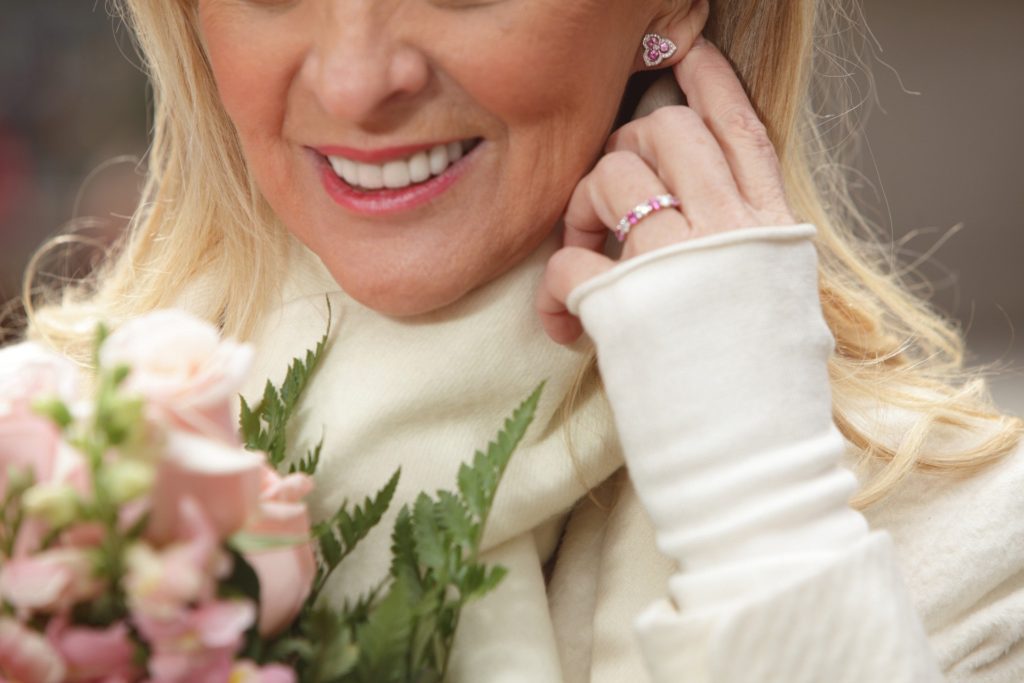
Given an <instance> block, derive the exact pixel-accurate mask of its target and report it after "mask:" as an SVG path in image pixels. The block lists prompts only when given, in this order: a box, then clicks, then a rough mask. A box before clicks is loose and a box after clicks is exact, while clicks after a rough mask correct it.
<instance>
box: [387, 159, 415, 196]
mask: <svg viewBox="0 0 1024 683" xmlns="http://www.w3.org/2000/svg"><path fill="white" fill-rule="evenodd" d="M410 175H411V174H410V173H409V162H407V161H389V162H388V163H386V164H384V187H389V188H393V189H395V188H400V187H409V185H410V182H409V181H410V178H409V176H410Z"/></svg>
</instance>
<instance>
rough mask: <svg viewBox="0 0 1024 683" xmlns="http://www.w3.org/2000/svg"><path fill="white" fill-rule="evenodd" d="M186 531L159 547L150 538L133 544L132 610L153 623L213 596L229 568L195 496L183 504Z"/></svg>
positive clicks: (128, 578)
mask: <svg viewBox="0 0 1024 683" xmlns="http://www.w3.org/2000/svg"><path fill="white" fill-rule="evenodd" d="M179 505H180V508H181V513H180V517H181V519H182V528H181V530H182V534H181V537H180V540H179V541H178V542H177V543H173V544H170V545H168V546H166V547H164V548H162V549H160V550H157V549H154V548H153V547H151V546H150V545H149V544H147V543H144V542H142V543H138V544H136V545H134V546H132V547H131V548H129V550H128V553H127V556H126V564H127V569H128V571H127V574H126V576H125V583H124V585H125V590H126V592H127V593H128V600H129V604H130V605H131V609H132V613H133V614H136V615H140V616H142V617H145V618H147V619H149V620H150V623H156V622H160V621H167V620H171V621H173V620H176V619H180V617H181V614H183V613H184V612H185V611H186V609H187V607H188V605H189V604H192V603H197V602H206V601H210V600H212V599H213V597H214V595H215V593H216V581H217V579H219V578H222V577H223V576H224V575H225V574H226V573H227V572H228V571H230V568H231V566H230V558H229V557H228V556H227V555H226V553H224V551H223V550H222V549H221V547H220V540H219V538H218V536H217V532H216V530H215V529H214V528H213V526H212V525H211V524H210V521H209V520H208V519H207V518H206V516H205V514H204V513H203V510H202V509H201V508H200V507H199V505H198V504H197V503H196V502H195V501H194V500H193V499H191V498H188V497H186V498H184V499H182V500H181V501H180V503H179Z"/></svg>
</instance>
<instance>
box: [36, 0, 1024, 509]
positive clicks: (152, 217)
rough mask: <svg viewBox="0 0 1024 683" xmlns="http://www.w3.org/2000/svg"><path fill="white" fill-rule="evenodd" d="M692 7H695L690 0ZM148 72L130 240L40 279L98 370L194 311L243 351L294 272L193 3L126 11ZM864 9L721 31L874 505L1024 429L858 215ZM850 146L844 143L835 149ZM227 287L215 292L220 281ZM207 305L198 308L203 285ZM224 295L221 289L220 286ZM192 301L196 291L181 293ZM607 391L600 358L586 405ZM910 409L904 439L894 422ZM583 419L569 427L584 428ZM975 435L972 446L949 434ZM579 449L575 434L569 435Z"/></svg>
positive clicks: (41, 295)
mask: <svg viewBox="0 0 1024 683" xmlns="http://www.w3.org/2000/svg"><path fill="white" fill-rule="evenodd" d="M683 1H685V0H683ZM113 7H114V8H115V11H116V12H118V13H119V15H120V16H121V17H122V18H123V19H124V21H125V22H126V23H127V24H128V25H129V26H130V27H131V28H132V29H133V31H134V35H135V38H136V41H137V45H138V48H139V51H140V53H141V55H142V57H143V60H144V64H145V67H146V70H147V73H148V75H149V80H150V84H151V87H152V98H153V108H154V113H153V117H154V118H153V133H152V142H151V147H150V149H149V153H148V157H147V163H148V174H147V181H146V185H145V188H144V192H143V197H142V200H141V202H140V204H139V207H138V210H137V211H136V213H135V215H134V216H133V218H132V221H131V223H130V225H129V228H128V229H127V230H126V232H125V234H124V236H123V237H122V239H121V240H120V242H119V243H118V245H117V246H116V247H115V249H114V250H113V252H112V254H111V255H110V256H109V257H108V258H107V259H105V261H104V263H103V264H102V265H101V266H100V267H99V268H98V269H97V270H96V271H95V272H94V273H93V274H92V275H91V276H90V277H88V278H86V279H83V280H80V281H78V282H76V283H74V284H73V285H71V286H65V287H63V288H62V289H61V290H60V291H58V292H56V293H52V292H51V293H49V301H46V299H47V295H48V294H47V292H45V291H41V289H34V288H33V280H34V271H35V269H36V265H37V264H38V261H39V260H40V259H41V258H42V255H44V254H46V253H48V251H47V249H46V248H45V247H44V250H43V251H42V252H40V254H39V255H37V259H36V262H37V263H36V265H33V266H32V267H30V269H29V272H28V274H27V275H26V285H25V293H24V305H25V308H26V310H27V311H28V317H29V335H30V336H31V337H33V338H37V339H40V340H43V341H45V342H47V343H49V344H50V345H51V346H54V347H56V348H58V349H61V350H63V351H65V352H67V353H69V354H71V355H73V356H77V357H79V358H83V357H85V352H86V347H87V343H86V342H87V337H88V331H89V330H91V328H92V327H93V325H94V322H95V321H97V320H98V319H100V318H102V319H104V320H106V321H109V322H111V323H113V324H117V323H118V322H119V321H121V320H124V319H127V318H129V317H131V316H134V315H138V314H140V313H142V312H145V311H148V310H152V309H155V308H160V307H164V306H168V305H171V304H172V303H179V302H181V301H187V302H188V305H189V306H190V307H191V309H192V311H193V312H194V313H196V314H197V315H200V316H202V317H204V318H206V319H208V320H211V321H214V322H216V323H217V324H219V325H220V327H221V328H222V329H223V330H224V332H225V333H227V334H230V335H233V336H237V337H240V338H245V337H247V336H249V335H250V334H251V333H252V331H253V330H254V328H255V326H256V324H257V323H258V321H259V318H260V316H261V314H262V313H263V311H264V309H265V304H266V301H268V297H269V295H270V293H271V292H273V291H274V289H275V287H276V285H277V284H278V282H279V278H280V277H281V272H282V268H283V262H282V260H281V259H282V255H283V254H284V253H285V249H284V248H283V247H284V240H285V239H286V238H285V231H284V229H283V227H282V226H281V224H280V222H279V221H278V219H277V218H276V216H275V215H274V213H273V212H272V211H271V209H270V207H269V206H268V205H267V203H266V201H265V200H264V199H263V197H262V196H261V195H260V193H259V191H258V189H257V188H256V185H255V183H254V182H253V179H252V177H251V176H250V175H249V173H248V170H247V168H246V164H245V161H244V158H243V155H242V151H241V146H240V144H239V141H238V138H237V135H236V132H235V129H234V127H233V125H232V123H231V121H230V120H229V118H228V116H227V114H226V113H225V111H224V110H223V108H222V107H221V105H220V102H219V99H218V96H217V90H216V87H215V83H214V79H213V75H212V72H211V69H210V66H209V63H208V61H207V59H206V56H205V53H204V50H203V46H202V42H201V39H200V36H199V33H198V29H197V26H198V22H197V20H196V9H195V3H194V2H192V1H189V0H117V2H115V4H114V5H113ZM864 30H865V28H864V26H863V20H862V15H861V14H860V11H859V7H858V5H857V4H856V0H775V1H773V2H759V1H757V0H711V13H710V17H709V21H708V25H707V28H706V30H705V35H706V36H707V37H708V39H709V40H711V41H712V42H714V43H715V44H716V45H718V46H719V47H720V48H721V49H722V51H723V52H724V53H725V55H726V56H727V57H728V58H729V60H730V61H731V62H732V64H733V66H734V67H735V68H736V71H737V72H738V74H739V75H740V78H741V80H742V81H743V83H744V85H745V87H746V88H747V92H748V94H749V95H750V97H751V100H752V102H753V103H754V106H755V108H756V110H757V111H758V113H759V114H760V116H761V119H762V120H763V121H764V122H765V124H766V126H767V128H768V131H769V134H770V136H771V139H772V141H773V142H774V144H775V147H776V149H777V150H778V152H779V156H780V159H781V162H782V167H783V172H784V176H785V181H786V188H787V192H788V196H789V199H790V204H791V206H792V207H793V209H794V212H795V214H796V215H797V216H798V218H799V219H800V220H801V221H806V222H809V223H813V224H815V225H816V226H817V228H818V234H817V237H816V238H815V240H816V245H817V248H818V253H819V256H820V259H819V263H820V268H819V290H820V295H821V301H822V306H823V311H824V315H825V319H826V321H827V323H828V325H829V327H830V329H831V330H832V333H833V335H834V337H835V339H836V350H835V353H834V354H833V355H832V358H831V359H830V361H829V370H830V377H831V382H832V393H833V417H834V419H835V422H836V425H837V426H838V428H839V429H840V430H841V431H842V433H843V434H844V435H845V437H846V438H847V439H848V441H849V442H850V443H852V444H853V445H854V446H855V447H856V448H857V449H858V451H859V453H860V454H861V456H862V461H863V462H864V463H865V464H867V465H870V466H872V476H871V478H870V480H869V481H868V483H867V484H866V486H865V487H864V488H863V489H862V490H861V491H860V492H859V493H858V494H857V496H856V498H855V499H854V501H853V503H854V504H855V505H857V506H859V507H865V506H868V505H870V504H871V503H873V502H876V501H878V500H880V499H881V498H883V497H884V496H886V495H887V494H888V493H890V492H892V491H893V490H895V488H896V487H897V486H898V484H899V483H900V481H901V480H903V479H904V478H905V477H906V476H907V475H908V474H909V473H910V472H912V471H914V470H924V471H929V472H948V473H957V472H970V471H973V470H977V469H979V468H981V467H984V466H985V465H987V464H989V463H992V462H994V461H995V460H997V459H999V458H1000V457H1002V456H1003V455H1005V454H1007V453H1009V452H1010V451H1011V450H1013V449H1014V448H1015V447H1016V445H1017V444H1018V443H1019V442H1020V440H1021V438H1022V435H1024V421H1022V420H1021V419H1020V418H1017V417H1013V416H1009V415H1004V414H1001V413H1000V412H999V411H998V410H997V409H996V407H995V406H994V405H993V403H992V400H991V397H990V395H989V393H988V389H987V384H986V381H985V371H984V370H982V369H974V370H971V369H967V368H965V365H964V353H965V345H964V339H963V335H962V333H961V331H960V330H959V329H958V327H957V326H956V325H955V324H954V323H952V322H951V321H949V320H947V319H945V318H944V317H943V316H942V315H940V314H939V313H938V312H936V311H935V310H933V309H932V308H931V307H930V306H929V304H928V303H927V302H926V301H925V300H924V299H922V298H921V297H919V296H918V295H916V294H915V293H914V285H913V283H912V282H910V281H909V279H908V274H907V273H905V272H902V271H901V270H900V269H899V267H898V264H897V263H896V262H895V259H894V258H893V257H892V256H891V254H890V246H889V245H887V244H886V243H885V242H884V241H882V240H881V239H880V238H879V236H878V235H877V234H876V232H875V229H874V228H873V227H872V226H871V225H870V223H869V222H868V221H867V220H866V219H865V218H864V216H863V215H862V214H861V213H860V212H859V210H858V209H857V207H856V205H855V203H854V201H853V199H852V197H851V194H850V191H849V187H848V182H847V177H846V175H847V172H846V170H845V167H844V165H843V164H842V154H843V151H844V150H848V149H850V146H849V145H848V144H847V145H844V144H840V143H842V142H843V141H844V140H846V141H849V140H854V139H856V133H857V127H856V125H855V124H853V123H851V119H850V117H848V116H842V115H839V116H833V115H827V114H822V113H821V112H823V111H826V112H827V111H829V110H830V109H833V110H835V111H839V112H846V111H848V110H852V109H856V107H855V106H851V105H852V104H855V103H852V102H851V99H850V93H851V82H850V77H849V75H848V73H849V72H860V73H861V74H862V75H867V76H868V77H869V78H870V72H869V71H868V70H866V69H864V68H863V66H864V65H863V59H862V57H861V56H860V52H859V51H858V50H856V49H855V48H854V43H853V39H855V38H856V37H862V36H863V35H864V34H863V31H864ZM837 141H838V143H837ZM211 279H212V280H213V281H212V282H211ZM198 281H202V282H203V283H204V284H205V285H206V286H203V287H201V288H199V287H196V288H195V291H196V292H198V291H200V290H201V291H202V292H203V293H204V294H203V296H198V295H196V296H193V297H189V296H188V291H189V288H188V284H189V283H195V282H198ZM211 284H212V285H215V286H209V285H211ZM183 288H184V291H183ZM592 390H600V378H599V377H598V375H597V371H596V364H595V363H594V359H593V358H591V359H590V360H589V361H588V363H587V364H586V365H585V366H584V367H583V368H581V370H580V373H579V377H578V381H577V383H576V387H575V390H574V392H573V395H572V396H570V398H569V399H568V400H567V401H566V404H565V406H564V408H565V410H566V415H571V414H572V412H573V411H572V407H573V404H574V402H575V401H576V400H577V399H578V398H579V396H581V395H583V394H585V393H587V392H589V391H592ZM891 410H895V411H898V412H905V413H906V414H907V415H909V416H911V418H910V420H909V422H908V421H904V422H903V423H902V424H903V425H904V428H903V430H902V433H901V434H896V435H893V434H891V430H888V428H887V424H886V423H885V422H884V419H885V416H886V415H887V414H888V413H887V411H891ZM570 421H571V420H566V423H567V424H568V423H569V422H570ZM957 433H959V434H960V435H962V436H964V437H965V438H964V439H956V438H950V437H951V434H953V435H955V434H957ZM570 448H571V436H570Z"/></svg>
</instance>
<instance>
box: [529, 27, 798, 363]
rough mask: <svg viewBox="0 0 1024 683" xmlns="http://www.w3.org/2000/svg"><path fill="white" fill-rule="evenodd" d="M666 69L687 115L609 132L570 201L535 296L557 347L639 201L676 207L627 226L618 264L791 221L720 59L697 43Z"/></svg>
mask: <svg viewBox="0 0 1024 683" xmlns="http://www.w3.org/2000/svg"><path fill="white" fill-rule="evenodd" d="M673 70H674V73H675V76H676V79H677V80H678V82H679V85H680V87H681V88H682V90H683V92H684V93H686V97H687V102H688V106H675V107H664V108H662V109H658V110H656V111H655V112H654V113H652V114H650V115H648V116H645V117H643V118H641V119H638V120H636V121H633V122H631V123H629V124H627V125H625V126H623V127H622V128H620V129H619V130H618V131H616V132H615V134H614V135H612V137H611V138H610V140H609V141H608V145H607V147H606V154H605V156H604V157H602V158H601V160H600V161H598V163H597V165H596V166H595V167H594V170H593V171H591V172H590V173H589V174H588V175H587V176H586V177H584V178H583V180H581V181H580V183H579V185H577V187H576V190H575V192H574V193H573V196H572V199H571V200H570V202H569V206H568V209H567V210H566V214H565V236H564V246H563V247H562V248H561V249H559V250H558V251H557V252H555V254H554V255H552V257H551V259H550V260H549V261H548V264H547V269H546V271H545V274H544V281H543V283H542V285H541V288H540V290H539V292H538V296H537V311H538V313H539V315H540V318H541V322H542V324H543V325H544V329H545V330H546V331H547V333H548V335H549V336H550V337H551V338H552V339H554V340H555V341H556V342H558V343H560V344H570V343H572V342H573V341H575V340H576V339H577V338H578V337H579V336H580V335H581V334H582V333H583V326H582V325H581V324H580V321H579V320H578V319H577V318H576V317H575V316H574V315H572V314H571V313H570V312H569V311H568V310H567V309H566V306H565V300H566V298H567V297H568V296H569V293H570V292H571V291H572V290H573V289H574V288H575V287H576V286H577V285H580V284H582V283H583V282H584V281H586V280H589V279H590V278H592V277H594V276H596V275H599V274H601V273H603V272H605V271H606V270H608V269H610V268H612V267H613V266H614V265H615V263H616V262H615V261H613V260H611V259H610V258H608V257H607V256H605V255H604V254H603V251H604V245H605V242H606V240H607V237H608V230H609V228H610V227H612V226H615V225H617V224H618V222H619V220H620V219H621V218H622V217H623V216H625V215H626V214H627V213H628V212H629V211H631V210H632V209H633V207H635V206H636V205H638V204H640V203H641V202H644V201H646V200H647V199H649V198H651V197H654V196H657V195H661V194H673V195H675V196H676V197H678V198H679V199H680V201H681V203H682V207H681V208H680V210H678V211H676V210H662V211H660V212H658V213H655V214H652V215H650V216H648V217H647V218H645V219H644V220H643V221H642V222H641V223H640V224H639V225H637V226H635V227H634V228H633V229H632V230H631V231H630V233H629V236H628V237H627V238H626V241H625V244H624V247H623V250H622V256H621V260H627V259H630V258H633V257H634V256H637V255H640V254H644V253H646V252H649V251H652V250H655V249H658V248H661V247H665V246H668V245H670V244H675V243H678V242H682V241H685V240H688V239H691V238H693V237H697V236H703V235H709V234H713V233H717V232H723V231H726V230H735V229H739V228H745V227H757V226H771V225H791V224H794V223H796V222H797V221H796V220H795V219H794V218H793V215H792V212H791V211H790V208H789V205H788V204H787V202H786V193H785V189H784V186H783V180H782V172H781V167H780V164H779V159H778V156H777V154H776V152H775V148H774V147H773V146H772V142H771V140H770V139H769V137H768V133H767V130H766V128H765V126H764V124H763V123H762V122H761V120H760V119H759V118H758V116H757V113H756V112H755V111H754V107H753V105H752V104H751V103H750V100H749V99H748V98H747V95H746V93H745V92H744V91H743V86H742V85H741V84H740V81H739V79H738V78H737V76H736V74H735V72H734V71H733V69H732V65H731V64H729V62H728V61H727V60H726V59H725V56H724V55H722V53H721V52H720V51H719V50H718V48H716V47H715V46H714V45H712V44H711V43H709V42H708V41H707V40H705V39H703V38H699V39H698V40H697V42H695V43H694V45H693V47H692V48H691V49H690V50H689V51H688V52H687V53H686V55H685V56H684V57H683V58H682V60H681V61H680V62H679V63H678V64H676V65H675V67H674V69H673Z"/></svg>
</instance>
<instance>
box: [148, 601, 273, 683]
mask: <svg viewBox="0 0 1024 683" xmlns="http://www.w3.org/2000/svg"><path fill="white" fill-rule="evenodd" d="M255 620H256V609H255V607H254V606H253V604H252V603H251V602H249V601H248V600H221V601H215V602H208V603H205V604H203V605H200V606H199V607H197V608H195V609H189V610H186V611H183V612H181V613H179V614H178V615H176V616H175V617H172V618H168V619H153V618H151V617H148V616H139V617H137V618H136V625H137V626H138V628H139V631H140V632H141V633H142V635H143V637H145V639H146V640H147V642H149V643H150V644H151V645H152V648H153V653H152V656H151V657H150V660H149V672H150V675H151V677H152V681H153V683H186V682H188V683H207V682H208V683H224V681H226V680H228V677H229V676H230V675H231V670H232V668H233V665H234V660H235V655H236V654H237V652H238V650H239V648H241V646H242V639H243V636H244V634H245V632H246V631H247V630H248V629H249V628H250V627H251V626H252V625H253V623H254V622H255Z"/></svg>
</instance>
